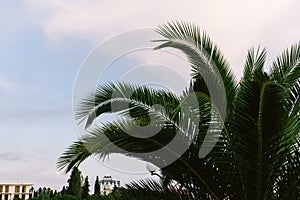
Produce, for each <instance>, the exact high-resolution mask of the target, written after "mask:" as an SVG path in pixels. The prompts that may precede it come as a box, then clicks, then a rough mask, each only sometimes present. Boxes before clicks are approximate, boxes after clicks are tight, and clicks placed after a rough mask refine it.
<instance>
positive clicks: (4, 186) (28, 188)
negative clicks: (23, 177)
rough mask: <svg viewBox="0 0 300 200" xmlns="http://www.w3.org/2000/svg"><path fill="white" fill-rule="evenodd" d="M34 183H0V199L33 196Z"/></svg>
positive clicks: (8, 199) (6, 199)
mask: <svg viewBox="0 0 300 200" xmlns="http://www.w3.org/2000/svg"><path fill="white" fill-rule="evenodd" d="M33 193H34V189H33V184H30V183H26V184H24V183H19V184H12V183H0V200H13V199H14V198H15V197H19V198H20V199H23V200H27V199H29V198H31V197H33Z"/></svg>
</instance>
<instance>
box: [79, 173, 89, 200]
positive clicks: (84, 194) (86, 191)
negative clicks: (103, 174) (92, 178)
mask: <svg viewBox="0 0 300 200" xmlns="http://www.w3.org/2000/svg"><path fill="white" fill-rule="evenodd" d="M89 188H90V183H89V177H88V176H86V177H85V179H84V183H83V186H82V195H81V199H84V200H86V199H87V198H88V196H89V191H90V189H89Z"/></svg>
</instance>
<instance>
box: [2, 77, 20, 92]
mask: <svg viewBox="0 0 300 200" xmlns="http://www.w3.org/2000/svg"><path fill="white" fill-rule="evenodd" d="M0 91H4V92H9V93H16V92H17V91H18V85H17V84H16V83H15V82H13V81H11V80H9V79H8V78H6V77H5V76H1V75H0Z"/></svg>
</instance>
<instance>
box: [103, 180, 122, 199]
mask: <svg viewBox="0 0 300 200" xmlns="http://www.w3.org/2000/svg"><path fill="white" fill-rule="evenodd" d="M119 187H120V181H119V180H113V179H112V178H111V176H104V177H103V179H102V180H101V181H100V192H101V194H102V195H107V194H109V193H111V192H112V191H113V189H114V188H119Z"/></svg>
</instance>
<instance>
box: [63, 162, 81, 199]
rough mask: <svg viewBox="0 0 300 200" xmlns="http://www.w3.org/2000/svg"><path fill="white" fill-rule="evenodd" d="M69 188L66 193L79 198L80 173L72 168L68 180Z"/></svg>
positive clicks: (75, 168)
mask: <svg viewBox="0 0 300 200" xmlns="http://www.w3.org/2000/svg"><path fill="white" fill-rule="evenodd" d="M68 183H69V187H68V189H67V191H66V193H67V194H69V195H73V196H77V197H80V196H81V192H82V187H81V185H82V181H81V171H80V170H79V169H78V168H77V167H74V168H73V170H72V172H71V175H70V178H69V180H68Z"/></svg>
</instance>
